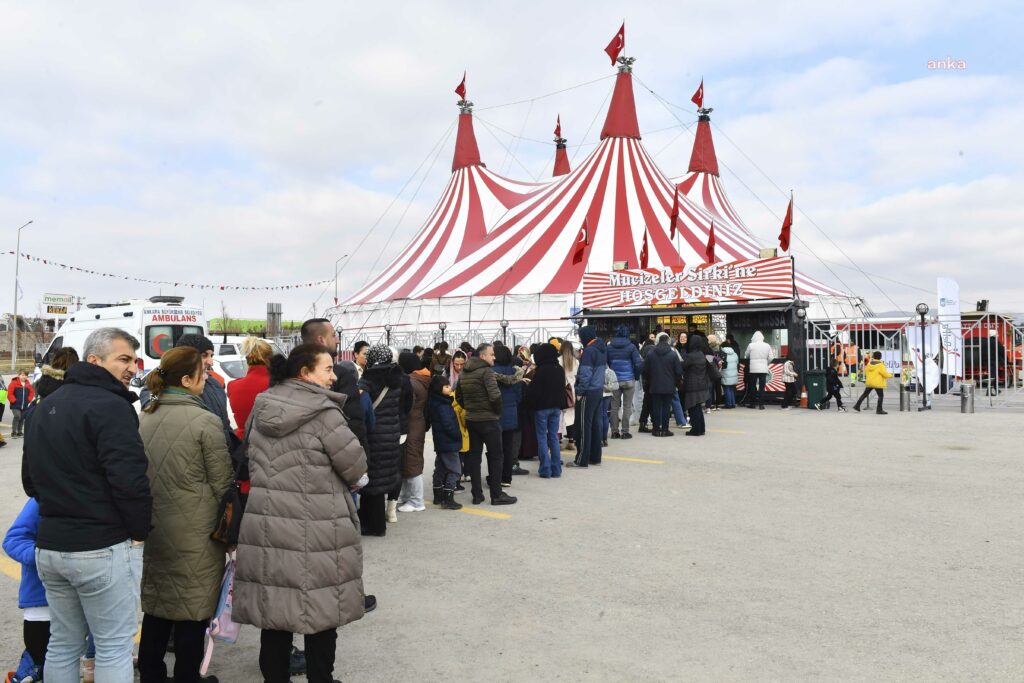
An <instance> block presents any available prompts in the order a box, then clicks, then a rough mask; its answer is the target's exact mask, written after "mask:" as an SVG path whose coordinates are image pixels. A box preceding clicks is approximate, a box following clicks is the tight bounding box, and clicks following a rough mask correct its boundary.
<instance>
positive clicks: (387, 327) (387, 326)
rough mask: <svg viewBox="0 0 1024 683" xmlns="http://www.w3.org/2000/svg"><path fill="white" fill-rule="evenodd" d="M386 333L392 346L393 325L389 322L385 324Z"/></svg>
mask: <svg viewBox="0 0 1024 683" xmlns="http://www.w3.org/2000/svg"><path fill="white" fill-rule="evenodd" d="M384 334H386V335H387V338H388V346H391V325H389V324H386V325H384Z"/></svg>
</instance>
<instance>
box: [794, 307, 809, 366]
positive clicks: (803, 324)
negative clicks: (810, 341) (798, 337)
mask: <svg viewBox="0 0 1024 683" xmlns="http://www.w3.org/2000/svg"><path fill="white" fill-rule="evenodd" d="M796 318H797V320H799V321H800V334H802V335H803V336H804V338H803V348H804V353H803V362H802V363H800V365H802V366H803V368H802V370H801V374H803V375H806V374H807V309H806V308H803V307H800V308H798V309H796Z"/></svg>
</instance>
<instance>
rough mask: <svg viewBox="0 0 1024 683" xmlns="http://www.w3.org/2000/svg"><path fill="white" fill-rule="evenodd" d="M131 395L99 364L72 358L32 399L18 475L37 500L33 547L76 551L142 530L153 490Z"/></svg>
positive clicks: (142, 534) (137, 535) (140, 536)
mask: <svg viewBox="0 0 1024 683" xmlns="http://www.w3.org/2000/svg"><path fill="white" fill-rule="evenodd" d="M134 400H135V395H134V394H132V393H131V392H130V391H128V389H126V388H125V387H124V385H122V384H121V383H120V382H118V381H117V380H116V379H114V376H113V375H111V374H110V373H109V372H107V371H106V370H105V369H103V368H102V367H100V366H98V365H91V364H89V363H75V364H74V365H72V366H71V367H70V368H69V369H68V371H67V374H66V376H65V383H64V386H62V387H61V388H60V389H58V390H57V391H55V392H54V393H52V394H51V395H50V396H48V397H47V398H45V399H43V401H42V403H40V404H39V405H37V406H36V407H35V411H36V415H35V416H34V417H33V419H32V422H31V424H30V425H29V430H28V433H27V434H26V437H27V438H26V439H25V454H24V456H23V462H22V480H23V484H24V487H25V493H27V494H28V495H29V496H31V497H32V498H35V499H36V500H38V501H39V515H40V520H39V534H38V536H37V538H36V547H39V548H45V549H47V550H58V551H61V552H81V551H86V550H99V549H100V548H106V547H109V546H112V545H115V544H117V543H122V542H124V541H126V540H128V539H129V538H131V539H134V540H136V541H144V540H145V539H146V536H148V535H149V526H150V521H151V517H152V512H153V497H152V495H151V494H150V488H149V477H147V476H146V469H147V468H148V466H149V461H148V459H147V458H146V451H145V449H144V448H143V445H142V438H141V437H140V436H139V418H138V416H137V415H136V414H135V409H134V408H132V402H133V401H134Z"/></svg>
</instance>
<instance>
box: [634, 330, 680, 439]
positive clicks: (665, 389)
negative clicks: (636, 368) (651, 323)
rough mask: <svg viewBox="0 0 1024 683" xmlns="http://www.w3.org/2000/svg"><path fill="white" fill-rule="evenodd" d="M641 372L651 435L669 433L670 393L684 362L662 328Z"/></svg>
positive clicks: (673, 390)
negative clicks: (648, 407) (647, 400)
mask: <svg viewBox="0 0 1024 683" xmlns="http://www.w3.org/2000/svg"><path fill="white" fill-rule="evenodd" d="M640 374H641V375H642V376H643V380H644V385H645V386H646V387H647V393H649V394H650V395H651V418H652V420H653V422H654V431H653V432H651V435H652V436H672V435H673V433H672V432H670V431H669V430H668V416H669V413H670V412H672V396H673V394H675V393H676V390H677V388H678V386H679V380H680V379H682V377H683V362H682V361H681V360H680V359H679V354H678V353H676V350H675V349H674V348H672V347H671V346H670V345H669V343H668V335H667V334H665V333H664V332H662V333H661V334H659V335H658V343H657V345H655V347H654V349H653V350H652V351H650V352H649V353H648V354H647V358H645V359H644V364H643V369H642V370H641V371H640Z"/></svg>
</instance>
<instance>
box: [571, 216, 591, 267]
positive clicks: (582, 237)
mask: <svg viewBox="0 0 1024 683" xmlns="http://www.w3.org/2000/svg"><path fill="white" fill-rule="evenodd" d="M588 244H590V230H588V229H587V219H586V218H584V219H583V226H582V227H581V228H580V234H579V235H577V236H576V251H574V252H573V255H572V262H573V264H574V265H575V264H577V263H580V262H581V261H583V254H584V252H586V250H587V245H588Z"/></svg>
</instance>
